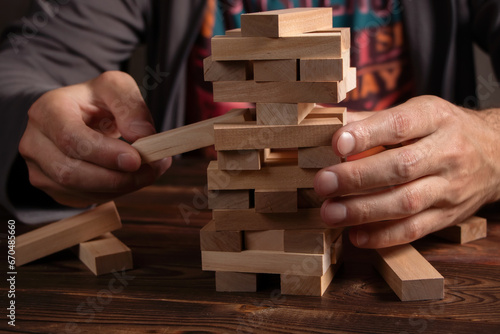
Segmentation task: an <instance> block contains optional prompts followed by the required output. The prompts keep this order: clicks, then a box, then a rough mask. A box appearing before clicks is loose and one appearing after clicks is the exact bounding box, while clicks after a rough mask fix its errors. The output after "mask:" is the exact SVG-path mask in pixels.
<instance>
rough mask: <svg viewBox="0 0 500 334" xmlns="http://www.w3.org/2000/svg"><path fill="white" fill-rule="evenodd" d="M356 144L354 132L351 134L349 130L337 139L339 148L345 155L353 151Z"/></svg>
mask: <svg viewBox="0 0 500 334" xmlns="http://www.w3.org/2000/svg"><path fill="white" fill-rule="evenodd" d="M355 145H356V141H355V140H354V137H353V136H352V134H350V133H349V132H344V133H343V134H342V135H340V138H339V140H338V141H337V149H338V150H339V152H340V154H342V155H343V156H346V155H348V154H349V153H351V152H352V150H354V146H355Z"/></svg>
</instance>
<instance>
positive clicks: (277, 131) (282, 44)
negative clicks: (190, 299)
mask: <svg viewBox="0 0 500 334" xmlns="http://www.w3.org/2000/svg"><path fill="white" fill-rule="evenodd" d="M241 24H242V28H241V30H240V29H238V30H233V31H228V32H227V33H226V35H225V36H216V37H214V38H213V39H212V56H211V57H209V58H207V59H205V61H204V71H205V80H207V81H214V83H213V85H214V100H215V101H220V102H254V103H256V108H255V109H249V110H240V111H239V112H240V113H244V114H245V120H244V121H240V122H234V123H229V124H215V125H214V143H215V149H216V150H217V153H218V160H217V161H212V162H211V163H210V165H209V167H208V171H207V177H208V189H209V191H210V194H209V206H210V208H211V209H213V220H212V221H211V222H210V223H209V224H208V225H207V226H205V227H204V228H203V229H202V231H201V249H202V265H203V269H204V270H212V271H215V272H216V287H217V290H218V291H256V289H257V275H258V274H279V275H280V276H281V291H282V293H283V294H297V295H318V296H321V295H322V294H323V293H324V291H325V290H326V288H327V287H328V285H329V284H330V282H331V280H332V278H333V275H334V273H335V271H336V269H337V268H338V266H339V264H340V260H341V258H340V255H341V249H342V230H339V229H337V230H333V229H328V228H327V227H326V225H325V224H324V223H323V222H322V220H321V217H320V207H321V204H322V200H323V199H321V198H319V197H318V196H317V195H316V193H315V192H314V189H313V182H314V177H315V175H316V173H317V172H318V170H319V169H321V168H324V167H327V166H330V165H333V164H336V163H339V162H340V159H339V158H338V157H337V156H336V155H335V154H334V153H333V150H332V148H331V140H332V136H333V134H334V133H335V131H336V130H338V129H339V128H340V127H342V125H343V122H344V114H345V109H344V108H320V107H317V106H316V103H338V102H340V101H342V100H343V99H344V98H345V96H346V93H347V92H348V91H350V90H351V89H353V88H355V86H356V69H355V68H350V67H349V49H350V33H349V29H348V28H332V11H331V8H307V9H304V8H297V9H288V10H280V11H270V12H264V13H254V14H245V15H242V17H241Z"/></svg>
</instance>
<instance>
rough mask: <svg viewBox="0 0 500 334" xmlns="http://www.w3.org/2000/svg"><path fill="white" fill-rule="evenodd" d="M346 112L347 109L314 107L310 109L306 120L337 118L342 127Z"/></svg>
mask: <svg viewBox="0 0 500 334" xmlns="http://www.w3.org/2000/svg"><path fill="white" fill-rule="evenodd" d="M346 112H347V108H323V107H316V108H314V109H312V110H311V111H310V112H309V114H308V115H307V116H306V118H307V119H314V118H332V117H337V118H338V119H339V121H341V122H342V124H343V125H346Z"/></svg>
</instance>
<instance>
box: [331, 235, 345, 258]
mask: <svg viewBox="0 0 500 334" xmlns="http://www.w3.org/2000/svg"><path fill="white" fill-rule="evenodd" d="M331 247H332V264H338V263H340V262H341V261H342V256H343V255H344V241H343V238H342V234H340V235H339V236H338V238H337V240H335V241H334V242H333V243H332V245H331Z"/></svg>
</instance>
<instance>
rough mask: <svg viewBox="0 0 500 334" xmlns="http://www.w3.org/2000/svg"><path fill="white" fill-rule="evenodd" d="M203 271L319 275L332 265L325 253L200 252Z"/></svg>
mask: <svg viewBox="0 0 500 334" xmlns="http://www.w3.org/2000/svg"><path fill="white" fill-rule="evenodd" d="M201 263H202V269H203V270H211V271H233V272H244V273H266V274H284V273H290V274H291V275H306V276H321V275H323V274H324V273H325V272H326V271H327V270H328V268H329V267H330V265H331V258H330V252H327V253H326V254H299V253H285V252H277V251H258V250H244V251H242V252H239V253H236V252H211V251H202V252H201Z"/></svg>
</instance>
